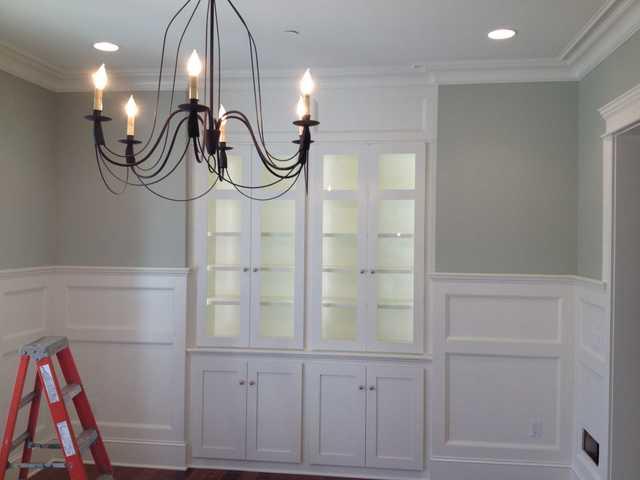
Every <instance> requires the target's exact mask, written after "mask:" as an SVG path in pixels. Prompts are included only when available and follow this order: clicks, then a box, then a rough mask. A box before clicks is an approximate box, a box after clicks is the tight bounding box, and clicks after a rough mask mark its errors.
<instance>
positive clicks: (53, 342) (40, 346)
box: [20, 337, 69, 360]
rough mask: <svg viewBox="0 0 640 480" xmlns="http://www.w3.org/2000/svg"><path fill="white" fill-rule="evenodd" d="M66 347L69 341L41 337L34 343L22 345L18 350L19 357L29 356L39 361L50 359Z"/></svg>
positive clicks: (62, 338) (59, 338)
mask: <svg viewBox="0 0 640 480" xmlns="http://www.w3.org/2000/svg"><path fill="white" fill-rule="evenodd" d="M68 346H69V341H68V340H67V338H66V337H42V338H39V339H38V340H36V341H35V342H31V343H29V344H27V345H24V346H23V347H22V348H21V349H20V355H29V356H30V357H33V358H34V359H35V360H40V359H42V358H45V357H50V356H51V355H54V354H56V353H58V352H59V351H60V350H62V349H63V348H66V347H68Z"/></svg>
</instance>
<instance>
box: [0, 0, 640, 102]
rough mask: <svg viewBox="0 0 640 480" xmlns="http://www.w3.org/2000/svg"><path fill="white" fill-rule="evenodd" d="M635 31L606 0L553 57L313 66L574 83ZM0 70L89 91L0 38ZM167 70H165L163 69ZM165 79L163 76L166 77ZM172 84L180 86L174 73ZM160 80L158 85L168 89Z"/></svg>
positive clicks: (128, 74) (236, 79)
mask: <svg viewBox="0 0 640 480" xmlns="http://www.w3.org/2000/svg"><path fill="white" fill-rule="evenodd" d="M638 30H640V0H608V1H607V3H606V4H605V5H603V6H602V8H600V10H598V12H597V13H596V14H595V15H594V16H593V18H591V20H589V22H588V23H587V24H586V25H585V26H584V28H583V29H582V30H581V31H580V32H578V35H577V36H576V37H575V38H574V39H573V40H572V41H571V42H570V43H569V45H567V47H566V48H565V49H564V50H563V51H562V53H561V54H560V56H559V57H557V58H542V59H525V60H507V61H505V60H471V61H456V62H431V63H428V64H426V65H423V66H419V67H417V68H409V67H407V66H402V67H380V68H378V67H371V68H335V69H320V68H317V69H314V74H315V75H317V77H318V78H322V81H323V87H325V86H327V87H328V88H343V87H345V86H349V85H353V84H356V83H357V84H358V85H360V84H363V83H364V84H366V85H367V86H405V85H417V84H423V85H424V84H431V85H435V84H440V85H447V84H471V83H507V82H509V83H517V82H551V81H577V80H581V79H583V78H584V77H585V76H586V75H587V74H588V73H589V72H591V71H592V70H593V69H594V68H596V67H597V66H598V65H599V64H600V63H601V62H602V61H603V60H604V59H605V58H607V57H608V56H609V55H610V54H612V53H613V52H614V51H615V50H616V49H617V48H618V47H620V46H621V45H622V44H623V43H624V42H626V41H627V40H628V39H629V38H630V37H631V36H632V35H633V34H634V33H636V32H637V31H638ZM0 70H4V71H6V72H8V73H10V74H12V75H15V76H17V77H20V78H22V79H24V80H27V81H29V82H31V83H35V84H36V85H39V86H41V87H43V88H46V89H48V90H52V91H55V92H83V91H90V90H91V89H92V85H91V82H90V79H89V75H88V73H87V72H86V71H76V72H69V71H66V70H64V69H63V68H62V67H58V66H55V65H52V64H50V63H48V62H47V61H45V60H42V59H40V58H37V57H35V56H33V55H31V54H29V53H26V52H24V51H22V50H20V49H17V48H15V47H13V46H12V45H9V44H7V43H4V42H0ZM168 73H171V72H168ZM261 73H263V79H264V85H265V86H268V85H279V86H282V85H287V86H288V85H289V84H290V83H291V82H292V81H293V79H295V78H298V76H299V74H300V72H297V71H292V70H279V71H264V72H261ZM157 74H158V72H157V70H149V69H147V70H120V71H117V70H116V71H114V70H111V71H110V77H111V86H112V87H111V88H113V90H114V91H118V90H136V91H140V90H155V89H156V88H157ZM167 78H168V77H167ZM225 79H226V80H233V82H227V83H229V84H232V85H234V87H233V89H243V88H246V87H247V82H248V80H249V73H248V72H246V71H230V72H225V75H224V77H223V80H225ZM176 85H177V86H179V87H180V88H181V87H182V86H183V85H186V76H184V75H180V76H178V78H177V82H176ZM169 87H170V82H168V81H167V82H164V81H163V84H162V87H161V88H162V89H168V88H169Z"/></svg>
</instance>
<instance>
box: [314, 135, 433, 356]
mask: <svg viewBox="0 0 640 480" xmlns="http://www.w3.org/2000/svg"><path fill="white" fill-rule="evenodd" d="M425 152H426V148H425V145H424V144H419V143H416V144H413V143H402V144H393V143H383V144H357V143H354V144H349V143H335V144H332V143H327V142H325V143H322V144H321V145H319V146H318V147H317V148H314V157H313V163H312V165H311V177H312V178H313V179H314V181H313V182H312V184H311V187H310V189H311V192H310V209H309V241H308V244H309V292H310V295H309V296H310V302H309V309H308V317H309V322H310V327H311V342H312V348H314V349H318V350H367V351H384V352H407V353H417V352H420V351H422V348H423V341H422V340H423V326H424V305H423V302H424V295H423V292H424V262H425V259H424V251H425V245H424V229H425V185H426V183H425V182H426V180H425V163H426V162H425Z"/></svg>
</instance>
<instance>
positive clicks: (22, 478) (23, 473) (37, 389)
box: [18, 373, 42, 480]
mask: <svg viewBox="0 0 640 480" xmlns="http://www.w3.org/2000/svg"><path fill="white" fill-rule="evenodd" d="M35 377H36V379H35V385H34V387H33V392H34V396H33V400H31V407H30V409H29V421H28V424H27V432H29V440H28V441H27V443H26V444H25V446H24V450H23V451H22V462H21V463H22V464H29V463H31V455H32V452H33V447H32V445H31V444H32V443H33V441H34V440H35V438H36V430H37V428H38V416H39V414H40V399H41V398H42V379H41V378H40V375H38V374H37V373H36V376H35ZM28 477H29V469H28V468H21V469H20V473H19V474H18V479H19V480H27V478H28Z"/></svg>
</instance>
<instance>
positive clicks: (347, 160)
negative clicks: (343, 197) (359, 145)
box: [322, 155, 358, 191]
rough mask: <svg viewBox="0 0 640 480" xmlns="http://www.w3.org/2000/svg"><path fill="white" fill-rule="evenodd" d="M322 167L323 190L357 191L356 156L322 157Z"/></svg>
mask: <svg viewBox="0 0 640 480" xmlns="http://www.w3.org/2000/svg"><path fill="white" fill-rule="evenodd" d="M322 166H323V170H324V171H323V176H322V188H323V189H324V190H327V191H332V190H357V189H358V157H357V156H356V155H324V156H323V157H322Z"/></svg>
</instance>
